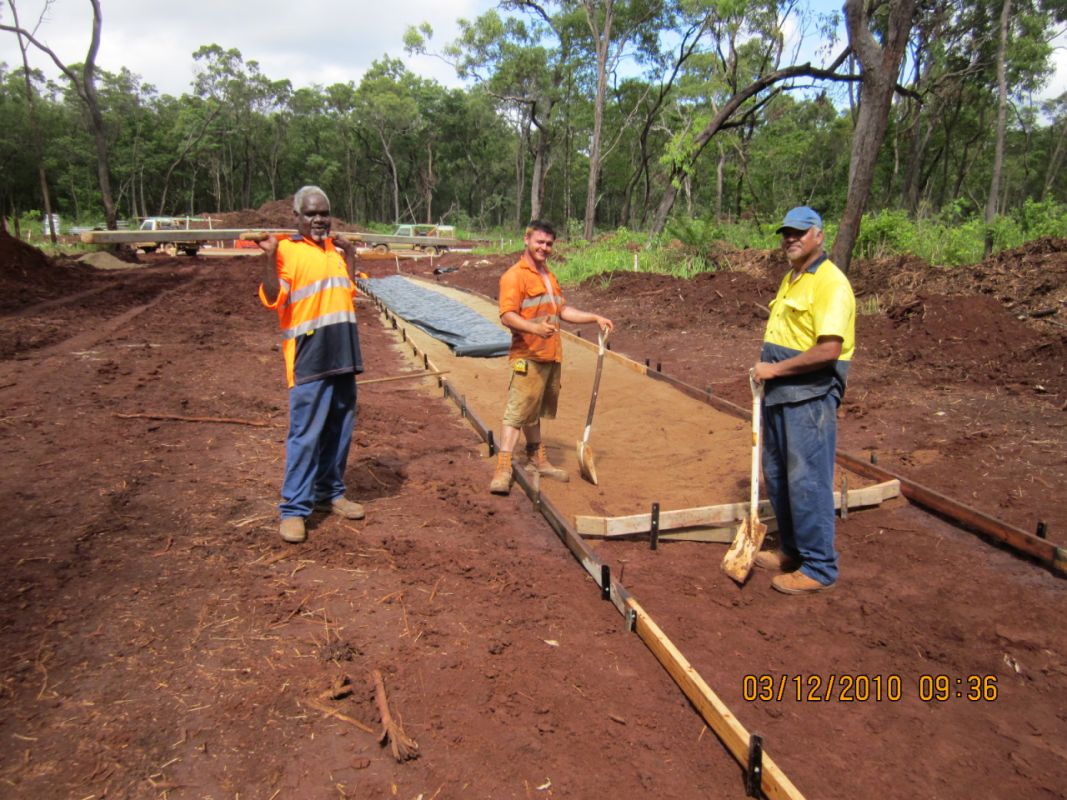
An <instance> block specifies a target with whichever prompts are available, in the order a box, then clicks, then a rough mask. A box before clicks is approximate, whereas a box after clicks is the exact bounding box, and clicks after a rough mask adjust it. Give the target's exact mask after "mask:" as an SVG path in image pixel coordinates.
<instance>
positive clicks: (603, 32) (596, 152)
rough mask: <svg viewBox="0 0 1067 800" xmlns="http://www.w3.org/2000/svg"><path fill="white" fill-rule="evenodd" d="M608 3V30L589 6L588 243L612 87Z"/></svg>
mask: <svg viewBox="0 0 1067 800" xmlns="http://www.w3.org/2000/svg"><path fill="white" fill-rule="evenodd" d="M602 1H603V3H604V27H603V28H602V29H600V30H598V29H597V27H598V26H597V25H596V22H595V19H594V11H593V9H592V8H590V5H591V4H589V3H587V4H586V9H585V14H586V20H587V21H588V22H589V30H590V32H591V33H592V34H593V41H595V42H596V99H595V100H594V102H593V139H592V141H591V142H590V144H589V181H588V182H587V184H586V194H585V220H584V223H585V224H584V226H583V229H582V235H583V236H584V237H585V239H586V241H591V240H592V238H593V223H594V222H595V221H596V206H597V190H598V184H599V182H600V136H601V131H602V129H603V126H604V97H605V96H606V95H607V87H608V72H607V70H608V50H609V49H610V47H611V26H612V23H613V22H614V14H615V0H602Z"/></svg>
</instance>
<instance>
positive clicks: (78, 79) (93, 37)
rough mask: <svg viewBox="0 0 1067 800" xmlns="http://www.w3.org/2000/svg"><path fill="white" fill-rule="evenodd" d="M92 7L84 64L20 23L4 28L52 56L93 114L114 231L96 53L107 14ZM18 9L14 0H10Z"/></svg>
mask: <svg viewBox="0 0 1067 800" xmlns="http://www.w3.org/2000/svg"><path fill="white" fill-rule="evenodd" d="M88 1H89V5H90V6H92V11H93V22H92V32H91V33H90V37H89V49H88V51H87V52H86V55H85V61H84V63H82V64H80V65H78V64H75V65H70V66H68V65H67V64H66V63H64V62H63V61H62V60H61V59H60V58H59V56H58V55H56V53H55V51H53V50H52V49H51V48H50V47H49V46H48V45H47V44H45V43H44V42H42V41H41V40H40V39H38V38H37V36H36V35H35V34H34V33H33V32H31V31H29V30H26V29H25V28H23V27H22V26H21V25H19V24H17V23H16V24H15V25H6V24H3V23H0V30H2V31H8V32H9V33H13V34H15V35H16V36H19V37H20V38H21V39H25V40H26V41H27V42H29V43H30V44H32V45H33V46H34V47H35V48H37V49H38V50H39V51H41V52H42V53H44V54H45V55H46V56H48V57H49V58H50V59H51V60H52V63H54V64H55V65H56V67H57V68H58V69H59V71H60V72H62V73H63V75H64V76H65V77H66V78H67V80H68V81H70V84H71V86H72V87H73V88H74V90H75V91H76V92H77V95H78V97H79V98H80V99H81V100H82V102H83V103H84V104H85V110H86V112H87V114H88V117H89V128H90V130H91V131H92V132H93V141H94V143H95V145H96V175H97V180H98V182H99V184H100V198H101V200H102V202H103V204H104V215H105V216H106V217H107V227H108V229H110V230H114V229H115V228H117V227H118V219H117V217H116V214H115V203H114V200H113V198H112V194H111V173H110V171H111V165H110V158H109V155H108V149H107V132H106V130H105V129H104V118H103V114H102V113H101V111H100V101H99V98H98V97H97V91H96V56H97V53H98V52H99V50H100V32H101V28H102V27H103V14H102V12H101V10H100V0H88ZM8 3H9V5H10V7H11V9H12V10H13V11H14V9H15V3H14V0H8Z"/></svg>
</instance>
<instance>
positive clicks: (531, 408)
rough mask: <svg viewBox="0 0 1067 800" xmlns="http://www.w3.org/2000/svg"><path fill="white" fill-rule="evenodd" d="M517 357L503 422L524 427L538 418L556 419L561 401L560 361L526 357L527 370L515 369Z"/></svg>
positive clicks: (513, 426) (511, 362) (513, 360)
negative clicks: (518, 370) (532, 359)
mask: <svg viewBox="0 0 1067 800" xmlns="http://www.w3.org/2000/svg"><path fill="white" fill-rule="evenodd" d="M516 360H517V359H512V360H511V361H510V362H509V363H510V368H511V382H510V383H509V384H508V406H507V408H506V409H505V410H504V424H505V425H508V426H510V427H512V428H525V427H527V426H529V425H533V424H534V423H535V422H537V421H538V420H539V419H541V418H544V419H555V418H556V406H557V405H558V404H559V387H560V372H561V369H560V363H559V362H558V361H531V360H530V359H528V358H527V359H524V360H525V361H526V374H525V375H523V374H521V373H519V372H516V371H515V363H516Z"/></svg>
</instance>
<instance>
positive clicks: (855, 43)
mask: <svg viewBox="0 0 1067 800" xmlns="http://www.w3.org/2000/svg"><path fill="white" fill-rule="evenodd" d="M915 3H916V0H890V3H889V19H888V23H887V25H888V28H887V32H886V36H885V43H884V44H883V45H879V44H878V42H877V41H876V40H875V38H874V35H873V34H872V33H871V30H870V19H869V17H868V15H867V7H866V3H865V2H864V0H845V20H846V23H847V26H848V37H849V42H850V44H851V45H852V51H853V52H854V53H856V56H857V58H858V59H859V62H860V65H861V67H862V68H863V80H862V82H861V83H860V107H859V113H858V115H857V116H856V128H855V131H854V132H853V134H852V157H851V160H850V162H849V170H848V173H849V175H848V196H847V198H846V200H845V210H844V213H843V214H842V215H841V221H840V224H839V227H838V231H837V239H836V240H835V241H834V246H833V250H832V251H831V258H832V259H833V261H834V263H835V264H837V266H838V267H840V268H841V270H842V271H844V272H846V273H847V272H848V269H849V266H850V264H851V262H852V249H853V247H855V245H856V239H857V238H858V237H859V231H860V222H861V220H862V219H863V212H864V211H865V210H866V208H867V200H868V198H869V197H870V194H871V184H872V182H873V181H874V168H875V165H876V163H877V160H878V151H879V149H881V146H882V142H883V140H884V139H885V132H886V127H887V126H888V124H889V106H890V103H891V102H892V100H893V91H894V89H895V88H896V83H897V75H898V74H899V73H900V62H901V59H902V58H903V56H904V50H905V48H906V47H907V44H908V37H909V35H910V34H911V22H912V18H913V17H914V15H915Z"/></svg>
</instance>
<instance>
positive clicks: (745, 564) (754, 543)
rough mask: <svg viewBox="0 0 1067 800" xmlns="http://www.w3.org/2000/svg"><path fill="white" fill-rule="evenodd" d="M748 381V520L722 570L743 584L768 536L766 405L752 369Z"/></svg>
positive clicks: (742, 526) (742, 524) (729, 552)
mask: <svg viewBox="0 0 1067 800" xmlns="http://www.w3.org/2000/svg"><path fill="white" fill-rule="evenodd" d="M748 384H749V386H750V387H752V496H751V498H750V501H751V505H750V506H749V511H748V519H746V520H744V521H743V522H742V523H741V526H740V527H739V528H738V529H737V533H736V534H734V541H733V544H731V545H730V549H729V550H727V551H726V555H725V556H724V557H723V559H722V571H723V572H725V573H726V574H727V575H729V576H730V577H731V578H733V579H734V580H735V581H737V582H738V583H739V584H743V583H744V582H745V579H746V578H748V573H749V572H751V571H752V562H753V560H754V559H755V558H756V553H758V552H759V550H760V547H762V546H763V537H764V536H766V535H767V526H766V525H764V524H763V523H762V522H760V521H759V472H760V469H759V468H760V450H761V446H762V444H763V443H762V441H761V440H762V438H763V437H762V430H763V429H762V426H761V424H760V416H761V415H760V412H761V410H762V406H763V384H762V383H756V379H755V378H754V377H753V375H752V372H751V371H750V372H749V374H748Z"/></svg>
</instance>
